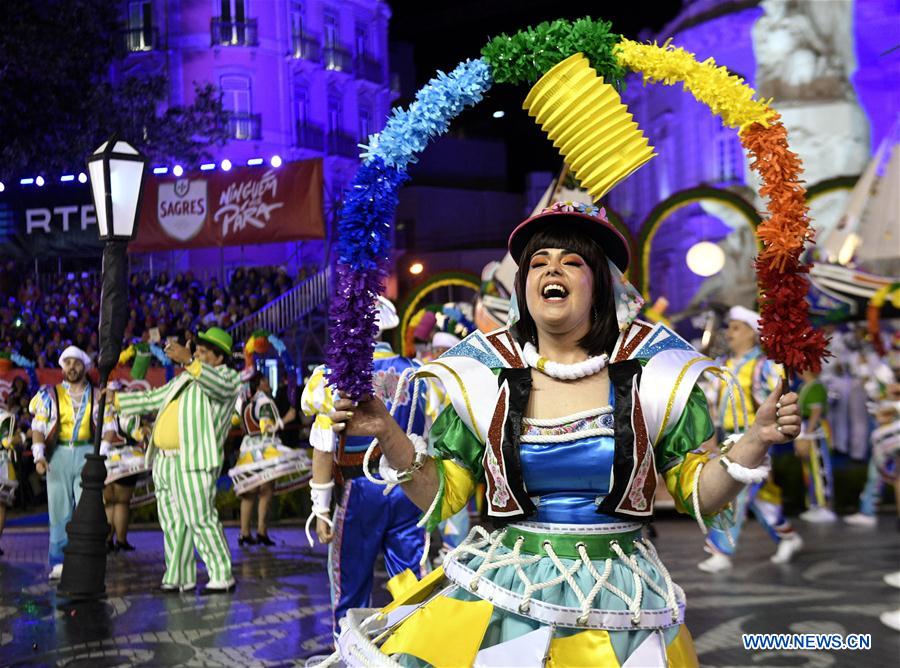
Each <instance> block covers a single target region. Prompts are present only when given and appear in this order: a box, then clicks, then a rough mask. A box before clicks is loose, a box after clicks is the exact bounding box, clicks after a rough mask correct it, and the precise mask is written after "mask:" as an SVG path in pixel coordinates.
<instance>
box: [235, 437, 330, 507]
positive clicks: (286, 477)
mask: <svg viewBox="0 0 900 668" xmlns="http://www.w3.org/2000/svg"><path fill="white" fill-rule="evenodd" d="M311 469H312V462H311V461H310V459H309V456H308V455H307V454H306V453H305V452H304V451H303V450H293V449H291V448H288V447H286V446H284V445H282V444H281V442H280V441H279V440H278V439H276V438H273V437H271V436H246V437H245V438H244V442H243V443H242V444H241V454H240V456H239V457H238V461H237V465H236V466H235V467H234V468H233V469H231V470H230V471H228V475H229V477H230V478H231V480H232V483H233V484H234V492H235V494H238V495H241V494H246V493H247V492H252V491H253V490H255V489H257V488H258V487H260V486H261V485H264V484H265V483H267V482H274V483H275V494H285V493H287V492H290V491H292V490H295V489H297V488H299V487H302V486H303V485H305V484H306V483H307V482H309V479H310V477H311V475H312V473H311Z"/></svg>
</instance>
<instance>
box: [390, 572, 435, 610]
mask: <svg viewBox="0 0 900 668" xmlns="http://www.w3.org/2000/svg"><path fill="white" fill-rule="evenodd" d="M406 573H409V575H405V574H406ZM443 578H444V569H443V568H442V567H438V568H435V569H434V570H433V571H431V572H430V573H429V574H428V575H426V576H425V577H424V578H422V579H421V580H416V576H415V574H414V573H413V572H412V571H411V570H409V569H408V568H407V569H406V570H405V571H403V573H398V574H397V575H395V576H394V577H392V578H391V579H390V580H388V583H387V585H386V586H387V589H388V591H389V592H390V593H391V596H393V597H394V600H393V601H391V602H390V603H388V604H387V605H386V606H384V607H383V608H382V609H381V614H382V615H386V614H387V613H389V612H390V611H391V610H395V609H397V608H399V607H400V606H401V605H414V604H416V603H421V602H422V601H424V600H425V599H426V598H428V595H429V594H431V592H433V591H434V588H435V587H437V586H438V583H440V581H441V580H442V579H443Z"/></svg>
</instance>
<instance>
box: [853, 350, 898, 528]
mask: <svg viewBox="0 0 900 668" xmlns="http://www.w3.org/2000/svg"><path fill="white" fill-rule="evenodd" d="M845 357H846V358H847V359H849V360H850V362H849V364H850V365H851V366H852V368H853V369H854V373H855V374H856V376H857V378H858V379H859V385H860V386H861V387H863V388H864V389H865V397H866V398H867V399H868V406H869V416H868V418H869V421H870V422H871V423H872V426H873V427H874V428H875V429H874V430H873V431H872V433H870V434H869V437H870V440H871V442H872V449H871V451H870V452H869V465H868V468H867V470H866V484H865V485H864V486H863V489H862V492H861V493H860V495H859V511H858V512H856V513H853V514H852V515H845V516H844V518H843V519H844V521H845V522H846V523H847V524H851V525H853V526H859V527H865V528H869V529H873V528H875V527H876V526H877V525H878V519H877V517H876V515H877V513H878V504H879V503H880V501H881V496H882V494H883V491H884V482H885V479H886V478H887V479H893V478H894V477H895V475H896V471H894V470H893V461H892V460H891V459H890V458H888V459H887V460H885V461H884V462H882V463H881V465H880V464H879V462H878V461H876V457H875V451H876V449H877V447H876V446H877V445H878V444H879V443H880V442H881V441H882V439H883V436H884V434H885V432H884V431H883V430H882V431H879V432H878V434H877V435H876V434H875V431H877V430H878V429H879V428H880V427H881V426H883V425H879V416H878V411H879V407H880V406H881V405H882V403H883V402H885V401H887V402H890V401H891V396H890V394H889V389H890V388H892V387H893V386H894V385H895V384H896V382H897V379H898V378H900V336H898V334H897V333H895V334H894V337H893V339H892V346H891V350H890V354H889V355H888V357H887V360H879V359H878V358H877V357H876V356H875V354H874V351H873V352H870V353H868V354H860V355H858V356H856V355H854V356H851V355H849V353H848V354H847V355H846V356H845ZM860 394H862V393H860Z"/></svg>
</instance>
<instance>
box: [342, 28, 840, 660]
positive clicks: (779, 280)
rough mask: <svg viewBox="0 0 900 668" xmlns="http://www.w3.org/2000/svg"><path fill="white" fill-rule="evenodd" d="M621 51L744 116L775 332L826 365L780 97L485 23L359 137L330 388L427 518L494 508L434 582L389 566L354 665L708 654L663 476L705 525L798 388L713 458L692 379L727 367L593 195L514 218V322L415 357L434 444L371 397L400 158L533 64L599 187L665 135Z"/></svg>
mask: <svg viewBox="0 0 900 668" xmlns="http://www.w3.org/2000/svg"><path fill="white" fill-rule="evenodd" d="M626 69H632V70H634V71H638V72H643V73H644V77H645V81H650V82H653V81H659V82H662V83H664V84H668V85H672V84H676V83H679V84H683V85H684V87H685V88H686V89H687V90H689V91H690V92H691V93H692V94H693V95H694V96H695V97H696V98H697V99H698V100H700V101H702V102H704V103H706V104H707V105H709V106H710V108H711V109H713V110H714V111H715V112H716V113H717V114H719V115H720V116H721V117H722V119H723V122H724V123H725V124H726V125H728V126H729V127H734V128H739V132H740V136H741V141H742V143H743V144H744V146H745V147H746V148H747V149H748V152H749V153H750V154H751V157H752V160H751V168H752V169H753V170H755V171H757V172H759V173H760V175H761V177H762V182H763V183H764V185H763V187H762V188H761V190H762V193H763V196H765V197H767V198H768V199H767V208H768V211H769V214H770V215H769V217H768V218H767V219H766V220H764V221H763V222H762V223H761V224H760V225H759V227H758V234H759V239H760V243H761V247H762V248H761V251H760V254H759V256H758V258H757V260H756V269H757V277H758V284H759V287H760V292H761V304H762V309H763V317H762V325H761V329H762V332H763V338H764V341H765V343H766V346H767V350H770V351H771V352H772V355H773V357H774V358H775V359H777V360H779V361H783V362H785V363H786V364H787V365H788V366H790V367H792V368H795V369H796V370H798V371H799V370H802V369H805V368H818V366H819V364H820V361H821V358H822V356H823V354H824V349H825V344H826V341H825V339H824V337H823V336H822V335H821V333H820V332H817V331H816V330H814V329H813V328H812V327H811V326H810V323H809V313H808V311H809V309H808V305H807V303H806V302H805V301H804V299H803V297H804V295H805V294H806V293H807V291H808V282H807V281H806V276H805V273H806V270H807V267H806V265H804V264H803V263H802V262H800V259H799V258H800V254H801V253H802V252H803V250H804V246H805V243H806V241H807V240H808V238H809V234H810V231H809V226H808V218H807V213H806V211H807V209H806V204H805V200H804V190H803V187H802V179H801V178H800V174H799V172H800V162H799V160H798V159H797V157H796V155H794V154H793V153H791V152H790V150H789V149H788V146H787V141H786V131H785V129H784V126H783V125H782V124H781V123H780V121H779V116H778V114H777V113H776V112H774V111H773V110H771V109H769V108H768V107H767V106H766V105H765V103H764V102H762V101H760V100H756V99H754V91H753V90H752V89H750V88H749V87H747V86H746V85H744V84H743V82H742V81H741V80H740V79H739V78H738V77H736V76H734V75H731V74H729V73H728V71H727V69H726V68H724V67H717V66H716V64H715V63H714V62H713V61H712V59H709V60H707V61H705V62H703V63H701V62H698V61H697V60H696V59H695V58H694V57H693V55H692V54H690V53H687V52H686V51H684V50H683V49H679V48H677V47H675V46H672V45H670V44H669V43H668V42H667V43H666V44H665V45H662V46H658V45H647V44H638V43H635V42H632V41H631V40H628V39H624V38H620V37H619V36H616V35H613V34H611V33H610V25H609V24H608V23H606V22H603V21H595V20H592V19H590V18H583V19H579V20H577V21H566V20H563V19H561V20H558V21H553V22H548V23H542V24H540V25H538V26H535V27H533V28H528V29H525V30H523V31H520V32H519V33H516V34H515V35H512V36H510V35H505V34H504V35H500V36H498V37H496V38H494V39H493V40H491V41H490V42H489V43H488V44H487V45H486V46H485V47H484V48H483V49H482V57H481V58H479V59H476V60H467V61H464V62H462V63H460V64H459V66H457V68H456V69H454V70H453V71H452V72H450V73H449V74H443V73H439V75H438V76H437V77H435V78H434V79H432V80H431V81H429V83H428V85H426V86H425V87H423V88H422V90H420V91H419V93H417V95H416V98H415V100H414V102H413V103H412V104H411V105H410V106H409V108H408V109H399V110H397V111H395V113H394V114H393V115H392V117H391V118H390V119H389V120H388V122H387V124H386V126H385V128H384V130H383V131H382V132H380V133H378V134H376V135H373V136H371V137H369V143H368V145H367V146H366V151H365V152H364V153H363V154H362V156H361V157H362V158H363V163H362V165H361V166H360V168H359V170H358V171H357V173H356V176H355V177H354V180H353V184H352V187H351V188H349V189H348V191H347V196H346V197H345V200H344V203H343V207H342V211H341V216H340V220H339V226H338V229H339V233H338V239H339V241H338V248H337V255H338V262H337V266H336V272H337V284H338V285H337V289H336V294H337V298H336V299H334V300H332V303H331V306H330V314H331V317H332V322H333V327H332V330H331V344H330V346H329V349H328V360H329V362H328V363H329V366H330V368H331V375H330V380H331V381H332V382H333V383H334V385H335V387H337V388H338V389H339V390H340V391H341V392H342V393H344V394H345V396H346V397H347V399H340V400H338V401H337V402H335V411H334V412H333V413H332V416H331V418H332V420H333V422H334V423H335V424H334V429H335V430H337V431H338V432H340V433H344V434H346V435H353V436H372V435H374V436H375V437H376V440H375V441H374V443H377V444H378V445H379V446H380V448H381V451H382V452H383V456H382V458H381V459H382V463H383V466H380V467H379V476H380V479H379V478H375V477H372V478H371V479H370V482H372V483H373V484H380V485H386V486H387V487H388V488H390V486H391V485H394V484H400V485H402V488H403V489H404V491H405V492H406V493H407V495H408V496H409V497H410V498H411V499H412V500H413V501H414V502H415V503H416V505H418V506H419V507H420V508H422V509H423V510H424V511H425V514H424V516H423V519H422V522H423V523H424V524H426V525H427V526H428V527H433V526H434V525H435V524H436V523H437V522H439V521H440V520H441V519H443V518H445V517H448V516H450V515H452V514H453V513H455V512H456V511H457V510H458V509H459V508H461V507H462V505H463V504H464V503H465V501H466V499H467V497H468V496H469V495H470V494H471V492H472V489H473V488H474V486H475V483H476V481H480V480H482V479H484V480H485V482H486V485H487V508H488V514H489V515H490V516H491V517H492V520H493V521H494V523H495V524H497V525H500V527H501V528H499V529H498V530H497V531H496V532H494V533H493V534H488V533H487V532H486V531H484V530H483V529H480V528H477V529H475V530H473V532H472V533H471V534H470V536H469V538H468V539H467V540H466V541H465V542H463V543H462V544H461V545H460V546H459V547H458V548H457V549H456V550H454V551H453V552H452V553H450V554H449V555H447V558H446V559H445V561H444V566H443V567H442V568H441V569H437V570H436V571H435V572H434V574H433V575H429V576H427V577H425V578H424V579H423V580H422V581H419V582H410V580H411V579H412V575H411V574H408V575H407V576H404V577H402V578H400V579H399V580H395V581H394V583H393V584H394V588H393V590H394V591H395V592H396V594H397V595H396V597H395V600H394V602H393V603H392V604H391V605H389V606H387V607H386V608H384V609H382V610H381V611H375V610H371V609H369V610H351V611H349V612H348V613H347V615H346V617H345V618H344V619H343V620H342V623H341V627H342V631H341V635H340V637H339V639H338V650H339V657H340V659H341V660H342V661H343V662H344V664H346V665H352V666H357V665H371V664H376V665H392V666H396V665H398V664H405V665H421V663H422V662H425V663H427V664H433V665H454V666H464V665H479V666H500V665H529V666H531V665H535V666H544V665H548V666H558V665H590V666H605V665H610V666H615V665H625V666H632V665H641V666H645V665H653V666H665V665H678V666H682V665H685V666H687V665H696V657H695V656H694V655H693V651H692V648H691V646H690V645H691V643H690V642H689V636H688V634H687V631H686V630H683V625H682V620H683V614H684V595H683V592H682V591H681V590H680V589H679V588H678V587H677V586H675V585H674V584H673V583H672V580H671V578H670V577H669V575H668V573H667V571H666V569H665V567H664V566H663V565H662V563H661V561H660V560H659V558H658V556H657V555H656V552H655V550H653V548H652V546H651V545H650V544H649V543H647V542H645V541H643V540H640V537H639V533H640V528H641V523H642V522H646V521H648V520H649V519H650V518H651V517H652V515H653V504H654V498H655V487H656V482H657V472H661V473H663V474H664V475H665V478H666V482H667V486H668V487H669V489H670V492H671V493H672V495H673V498H674V499H675V500H676V504H677V505H678V507H679V508H681V509H682V510H684V511H686V512H688V513H689V514H691V515H693V516H694V517H695V518H696V519H697V521H698V522H699V523H700V525H701V526H702V527H703V528H704V530H705V529H706V525H707V522H709V523H713V522H716V520H717V518H718V517H719V515H720V513H721V511H722V510H723V508H724V507H725V506H726V505H727V504H728V502H729V501H731V500H733V499H734V498H735V496H736V495H737V494H738V492H739V490H740V489H741V487H742V486H743V485H746V484H748V483H756V482H761V481H762V480H764V479H765V478H766V477H767V476H768V472H769V466H768V462H767V451H768V449H769V447H770V446H771V445H772V444H774V443H780V442H784V441H786V440H790V439H791V438H793V437H794V436H796V435H797V434H798V433H799V426H800V416H799V414H798V408H797V404H796V401H797V397H796V395H795V394H792V393H788V394H786V395H783V396H779V393H772V395H771V396H769V397H768V399H767V400H766V401H765V402H764V403H763V404H762V405H761V406H760V407H759V410H758V411H757V412H756V416H755V418H756V419H755V420H754V421H753V422H752V423H749V421H747V420H744V421H743V422H742V423H743V424H745V425H748V427H747V430H746V431H745V432H744V433H743V434H742V435H741V437H740V438H739V439H738V438H735V439H731V441H730V444H731V447H730V449H729V451H728V453H727V455H725V456H723V457H720V458H719V462H720V463H721V465H717V464H707V462H709V455H708V454H705V453H700V452H696V448H697V447H698V446H699V445H700V444H701V443H702V442H703V441H705V440H706V439H707V438H708V437H711V436H712V435H713V433H714V429H713V424H712V420H711V418H710V417H709V413H708V409H707V405H706V401H705V399H704V396H703V394H702V392H701V391H699V390H695V384H696V381H697V379H698V377H699V376H700V375H701V374H702V373H703V372H704V371H708V372H710V373H713V374H719V375H723V376H724V375H726V370H723V369H721V368H719V367H717V366H716V365H715V363H714V362H713V361H712V360H710V359H708V358H705V357H703V356H702V355H700V354H699V353H697V352H696V351H694V350H693V349H692V348H691V347H690V345H689V344H687V342H685V341H684V340H683V339H681V338H680V337H679V336H678V335H677V334H676V333H675V332H672V331H671V330H669V329H668V328H666V326H665V325H664V324H662V323H657V324H656V325H655V326H651V325H649V324H647V323H636V322H633V320H634V318H635V316H636V315H637V313H638V311H639V309H640V304H641V299H640V297H639V295H638V294H637V293H636V292H635V291H634V290H633V288H631V286H630V284H629V283H628V282H627V281H626V280H625V279H624V276H623V270H624V269H625V268H626V267H627V266H628V260H629V255H630V245H629V243H628V241H626V240H625V238H624V237H623V236H622V235H621V234H620V233H619V232H618V230H617V227H616V225H615V224H614V223H611V222H610V221H609V220H608V219H607V218H606V216H605V215H602V212H601V210H599V209H598V208H597V207H596V206H594V205H592V204H588V205H586V206H582V207H577V206H575V205H574V204H567V203H562V204H561V205H559V206H557V207H554V208H552V209H551V210H549V211H547V212H545V213H544V214H541V215H538V216H536V217H533V218H531V219H529V220H528V221H526V222H525V223H524V224H522V225H520V227H519V228H517V229H516V230H515V231H514V232H513V235H512V238H511V243H510V251H511V254H512V256H513V257H514V258H515V259H516V261H517V263H518V274H517V279H516V297H517V302H518V307H519V311H520V318H519V320H518V322H517V323H516V324H515V326H514V327H513V328H512V329H507V328H504V329H500V330H498V331H495V332H492V333H491V334H482V333H477V332H476V333H474V334H472V335H470V336H469V337H467V338H466V339H464V340H463V341H462V342H461V343H460V344H459V345H457V346H455V347H454V348H452V349H451V350H449V351H447V353H445V354H444V355H443V356H442V357H441V358H439V359H437V360H435V361H434V362H431V363H429V364H427V365H424V366H423V367H422V369H421V371H420V372H418V373H417V374H416V376H417V377H423V376H427V377H436V378H438V379H440V380H441V382H443V383H444V386H445V388H446V390H447V391H448V393H449V394H450V396H451V406H450V407H448V408H447V409H445V410H444V412H443V413H441V415H440V416H439V417H438V419H437V422H436V423H435V424H434V426H433V428H432V430H431V431H432V434H431V435H432V439H431V440H432V442H433V444H434V447H435V451H436V453H437V456H432V455H431V454H430V453H429V451H428V450H427V449H426V448H423V447H422V444H421V443H420V442H419V440H417V438H415V437H411V436H410V435H409V434H408V433H404V430H403V429H402V428H401V427H400V426H399V425H397V423H396V422H394V420H392V419H391V417H390V413H389V412H388V411H387V409H386V408H385V406H384V405H383V404H382V403H381V402H380V401H377V400H376V399H373V398H370V397H369V396H368V386H369V384H370V382H371V380H370V376H369V373H368V368H367V366H366V363H367V355H366V353H367V345H368V343H369V341H370V339H371V336H372V333H373V330H374V327H373V326H372V314H371V312H370V311H369V310H368V308H367V307H368V306H369V304H368V301H369V300H370V299H371V295H373V294H377V289H378V288H379V287H380V285H382V284H383V282H384V280H385V278H386V273H387V267H388V263H389V259H390V257H391V254H390V252H389V251H390V244H389V237H388V234H387V232H389V231H390V219H391V217H392V216H393V214H394V213H395V207H396V203H397V192H398V190H399V188H400V186H402V184H403V183H405V182H406V180H407V179H408V178H409V175H408V173H407V171H406V169H407V167H408V165H409V164H410V163H411V162H414V161H415V159H416V157H417V154H418V153H419V152H420V151H421V150H422V149H423V148H424V147H425V146H427V144H428V142H429V141H431V140H432V139H433V138H435V137H436V136H439V135H440V134H442V133H443V132H445V131H446V129H447V127H448V126H449V121H450V120H451V119H452V118H454V117H456V116H457V115H458V114H460V113H461V112H462V110H463V109H465V108H466V107H467V106H470V105H472V104H475V103H477V102H478V101H480V100H481V99H482V97H483V95H484V94H485V93H486V92H487V91H488V90H489V89H490V87H491V85H492V84H493V83H521V82H529V83H531V82H534V81H535V80H537V83H535V84H534V86H533V87H532V88H531V91H530V92H529V93H528V96H527V97H526V98H525V102H524V105H523V106H524V107H525V108H526V109H527V110H528V112H529V113H530V114H531V115H532V116H534V117H535V119H536V121H537V122H538V123H539V124H540V125H541V126H542V128H543V129H544V131H545V132H546V133H547V135H548V137H549V139H550V140H551V141H553V142H554V146H557V147H558V148H559V150H560V153H561V154H562V155H563V156H564V158H565V161H566V163H567V164H569V165H571V167H572V169H573V172H574V174H575V177H576V178H577V179H578V181H579V182H580V183H581V184H582V185H583V186H584V187H585V189H586V190H587V191H588V192H589V193H590V195H591V198H592V200H593V201H597V200H599V199H600V198H602V197H603V196H604V195H606V193H607V192H609V190H610V189H611V188H612V187H614V186H615V184H616V183H618V182H619V181H621V180H622V179H624V178H625V177H627V176H628V175H629V174H631V173H632V172H633V171H635V170H636V169H638V168H639V167H640V166H641V165H642V164H644V163H646V162H647V161H648V160H650V159H652V157H653V155H654V153H653V148H652V147H651V146H649V144H648V142H647V139H646V137H644V136H643V134H642V133H641V132H640V130H639V129H638V128H637V126H636V124H635V123H634V121H633V116H632V115H631V114H629V113H628V110H627V108H626V107H625V106H624V105H623V104H621V99H620V98H619V97H618V94H617V93H616V91H615V88H614V87H613V85H611V84H610V82H614V83H618V82H621V81H622V80H623V79H624V76H625V70H626ZM539 77H540V78H539ZM463 215H464V214H463ZM556 223H558V224H556ZM550 228H555V229H550ZM645 259H646V258H645ZM608 260H609V261H610V262H608ZM610 360H611V361H612V364H608V362H609V361H610ZM607 366H608V370H607ZM729 395H730V396H734V395H735V393H734V392H729ZM733 410H735V411H736V410H737V408H736V407H734V406H733ZM736 423H737V422H736ZM370 448H372V449H374V446H370ZM366 473H367V475H368V472H366ZM726 516H727V513H726ZM503 524H506V526H502V525H503ZM404 581H405V582H406V585H407V586H403V585H404Z"/></svg>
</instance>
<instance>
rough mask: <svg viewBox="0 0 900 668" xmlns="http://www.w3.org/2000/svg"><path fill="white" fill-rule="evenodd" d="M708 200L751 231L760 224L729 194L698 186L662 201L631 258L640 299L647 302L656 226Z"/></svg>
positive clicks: (646, 222)
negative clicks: (736, 215)
mask: <svg viewBox="0 0 900 668" xmlns="http://www.w3.org/2000/svg"><path fill="white" fill-rule="evenodd" d="M710 200H712V201H715V202H719V203H720V204H724V205H725V206H727V207H729V208H730V209H732V210H734V211H736V212H738V213H739V214H741V215H742V216H743V217H744V219H745V220H746V221H747V224H748V225H750V227H751V228H752V229H753V230H754V231H756V229H757V228H758V227H759V224H760V223H761V222H762V218H760V217H759V214H758V213H757V212H756V209H754V208H753V205H751V204H750V202H748V201H747V200H745V199H744V198H743V197H741V196H740V195H738V194H736V193H733V192H731V191H730V190H721V189H719V188H711V187H708V186H699V187H697V188H688V189H687V190H681V191H679V192H677V193H674V194H673V195H671V196H669V197H668V198H666V199H664V200H663V201H662V202H660V203H659V204H657V205H656V206H655V207H653V209H652V210H651V211H650V213H649V214H647V217H646V218H645V219H644V222H643V223H642V224H641V229H640V232H639V233H638V238H637V250H638V252H637V253H635V254H633V255H632V257H633V258H634V261H633V264H634V265H635V266H633V267H632V268H631V271H632V273H631V276H632V279H633V280H632V282H633V283H634V284H635V287H636V288H637V289H638V290H640V291H641V294H642V295H643V296H644V299H646V300H648V301H649V300H650V251H651V249H652V246H653V238H654V237H655V236H656V232H657V231H658V230H659V228H660V226H661V225H662V224H663V223H664V222H665V221H666V219H667V218H668V217H669V216H671V215H672V214H673V213H675V212H676V211H678V210H679V209H681V208H683V207H686V206H688V205H689V204H694V203H695V202H701V201H710Z"/></svg>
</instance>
